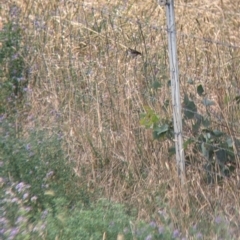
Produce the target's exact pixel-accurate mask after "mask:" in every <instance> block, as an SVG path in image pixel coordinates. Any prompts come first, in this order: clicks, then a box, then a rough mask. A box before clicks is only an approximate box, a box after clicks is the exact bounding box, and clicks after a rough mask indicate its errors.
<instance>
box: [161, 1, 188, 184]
mask: <svg viewBox="0 0 240 240" xmlns="http://www.w3.org/2000/svg"><path fill="white" fill-rule="evenodd" d="M158 3H159V4H160V5H162V6H165V7H166V15H167V33H168V54H169V61H170V77H171V89H172V108H173V122H174V134H175V148H176V161H177V170H178V175H179V177H180V179H181V184H184V183H185V157H184V149H183V133H182V111H181V98H180V87H179V85H180V84H179V72H178V58H177V42H176V29H175V15H174V0H158Z"/></svg>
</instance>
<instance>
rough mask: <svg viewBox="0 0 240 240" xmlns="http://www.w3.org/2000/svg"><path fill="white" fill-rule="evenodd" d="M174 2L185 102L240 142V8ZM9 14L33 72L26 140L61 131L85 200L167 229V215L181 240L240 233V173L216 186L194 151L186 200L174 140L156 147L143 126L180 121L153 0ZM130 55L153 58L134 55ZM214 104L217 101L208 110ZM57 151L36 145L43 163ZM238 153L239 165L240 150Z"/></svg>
mask: <svg viewBox="0 0 240 240" xmlns="http://www.w3.org/2000/svg"><path fill="white" fill-rule="evenodd" d="M175 4H176V22H177V29H178V52H179V56H178V58H179V69H180V74H181V76H180V81H181V91H182V96H184V94H188V97H189V100H191V101H194V103H195V104H196V105H197V108H198V113H199V114H202V115H203V116H209V115H210V118H211V129H215V128H217V129H219V130H221V131H223V132H224V133H227V134H228V136H231V137H232V138H233V137H234V138H237V137H238V133H239V129H238V126H237V124H235V123H237V121H238V118H239V114H238V111H239V110H238V106H237V103H236V101H235V98H236V97H237V96H238V79H239V69H238V63H239V48H238V47H232V46H231V45H237V39H238V38H239V33H238V30H237V28H238V23H237V21H236V18H235V17H236V16H238V13H237V12H236V10H235V9H236V1H230V0H229V1H227V2H226V1H224V2H223V1H220V2H212V1H208V0H205V1H201V3H199V1H191V3H188V2H187V1H180V0H179V1H176V3H175ZM14 9H15V10H14ZM13 10H14V11H13ZM1 11H2V16H3V17H2V21H3V22H5V21H8V20H9V21H12V22H14V21H15V22H16V21H17V23H18V26H19V27H20V28H21V33H22V35H21V39H20V40H19V41H20V45H19V46H21V51H23V50H24V54H23V53H22V52H21V51H20V50H18V49H16V46H12V49H15V51H17V52H18V53H21V55H20V54H19V56H21V61H22V62H23V63H24V66H23V65H21V68H24V69H25V72H26V73H27V74H26V73H24V74H25V75H24V77H25V78H26V80H27V81H24V86H23V87H24V89H25V90H24V94H22V95H21V98H24V104H25V105H23V106H22V105H21V107H19V108H17V109H18V111H17V112H18V115H17V116H18V117H16V115H11V116H13V117H14V121H13V125H14V126H17V127H21V135H22V138H23V139H27V137H29V131H30V130H31V129H35V128H37V129H39V131H40V132H44V133H45V134H46V136H49V137H50V136H52V135H56V134H57V133H58V134H60V135H61V139H62V140H61V148H62V150H61V151H63V155H64V156H66V157H64V158H63V160H61V161H63V162H64V161H65V163H64V164H67V163H69V164H70V166H72V167H71V170H72V171H73V172H74V175H75V176H76V177H78V179H79V180H74V181H77V182H76V184H77V185H78V186H79V187H80V188H82V187H83V186H84V191H86V192H84V194H90V195H91V194H92V193H96V192H97V194H98V196H99V197H102V196H104V197H105V198H107V199H109V200H111V201H114V202H119V203H124V204H126V205H127V206H128V208H129V209H131V208H134V209H136V211H137V217H138V219H144V220H145V221H149V222H150V221H151V220H152V219H154V221H156V222H157V224H158V225H161V224H163V222H164V221H163V220H162V218H161V217H160V216H159V213H158V212H159V211H164V212H166V214H167V215H168V219H169V221H167V223H166V222H164V224H166V225H168V226H170V228H171V229H173V230H174V229H179V230H181V233H182V235H181V236H182V237H183V236H187V237H189V238H190V239H191V238H194V237H195V238H197V236H195V235H196V234H199V235H198V236H199V239H201V236H202V237H203V236H204V237H205V238H209V239H214V238H217V237H218V236H220V235H222V236H223V237H225V238H227V237H229V236H230V235H231V234H232V235H231V236H232V237H234V236H235V237H237V236H238V235H239V231H238V229H237V226H238V222H239V216H238V214H237V212H238V211H239V201H238V198H239V191H238V180H239V179H238V171H239V169H238V166H236V169H235V171H234V173H233V174H232V175H231V176H230V177H228V178H223V179H222V181H221V184H215V183H212V184H207V181H206V171H205V170H204V167H203V166H204V164H206V158H204V157H203V156H202V155H201V154H200V153H199V151H196V148H194V147H192V145H189V146H188V148H187V149H186V150H185V151H186V155H187V157H188V160H189V165H188V166H187V183H186V186H185V187H186V190H187V191H186V192H187V198H186V196H185V195H184V194H183V193H182V191H181V189H180V188H179V183H178V177H177V173H176V170H175V159H174V155H171V154H170V153H169V149H170V148H171V146H172V145H173V142H172V140H171V139H170V140H169V139H162V140H159V141H157V140H154V139H153V137H152V131H151V130H146V129H145V128H144V127H143V126H141V124H140V122H141V121H140V120H141V119H140V118H141V113H146V109H152V110H153V111H154V113H155V114H156V115H158V119H159V121H160V122H161V123H164V122H167V123H170V122H171V117H172V113H171V95H170V89H169V66H168V57H167V54H168V53H167V39H166V31H165V28H166V23H165V10H164V9H162V8H161V7H159V6H158V5H157V3H156V2H153V1H147V2H146V1H141V2H139V1H134V0H129V1H114V2H113V1H112V2H107V1H103V0H102V1H96V2H94V3H92V2H91V1H89V2H88V1H84V2H79V1H31V0H29V1H27V2H26V1H18V2H17V4H15V5H14V4H13V3H11V2H8V3H5V4H3V5H2V9H1ZM9 11H10V12H11V13H12V16H11V18H12V19H8V14H7V13H9ZM4 13H5V15H4ZM16 19H17V20H16ZM209 39H211V41H209ZM1 42H4V41H3V40H1ZM220 43H226V44H220ZM1 48H2V49H3V48H4V45H3V44H2V45H1ZM128 48H132V49H136V50H137V51H139V52H141V53H142V55H139V56H136V57H134V56H131V55H129V54H128V51H127V50H128ZM12 51H13V50H12ZM1 81H2V80H1ZM7 81H10V80H9V78H8V80H7ZM200 85H201V86H202V88H203V89H204V93H203V94H202V95H201V96H199V94H198V90H197V89H199V88H197V87H198V86H200ZM5 93H6V92H5ZM5 93H4V94H5ZM9 93H11V89H10V90H8V92H7V94H9ZM11 94H12V93H11ZM5 96H6V94H5V95H4V97H5ZM1 97H2V95H1ZM19 98H20V96H19ZM4 99H6V98H4ZM204 99H207V100H208V101H214V105H211V104H209V105H207V106H206V104H205V105H204V104H202V103H201V101H203V100H204ZM1 107H2V105H1ZM5 113H6V114H7V110H6V111H5V110H4V114H5ZM4 116H5V115H4ZM192 125H193V120H191V119H190V120H188V121H186V124H185V125H184V136H185V138H190V137H191V138H193V139H194V141H195V142H197V141H199V139H198V136H197V135H196V133H195V132H194V131H193V130H192ZM199 131H200V130H199ZM197 134H199V135H200V134H202V132H198V133H197ZM40 135H41V134H40ZM40 135H38V134H37V138H39V137H40ZM46 138H48V137H46ZM32 141H33V140H31V141H30V142H32ZM56 144H59V143H57V142H56ZM14 146H15V145H14ZM36 146H37V144H36ZM46 147H48V142H46V145H44V146H42V147H41V146H40V147H39V148H37V149H41V153H38V154H37V156H39V155H40V156H43V155H41V154H44V149H45V148H46ZM191 147H192V148H191ZM13 148H14V147H13ZM54 148H55V149H57V146H56V145H54ZM59 149H60V144H59ZM12 151H14V150H11V152H12ZM59 151H60V150H59ZM233 151H234V153H235V158H236V160H238V155H237V152H238V150H237V147H235V148H234V150H233ZM57 152H58V151H57ZM49 154H51V151H50V150H49ZM45 158H46V157H44V159H45ZM47 158H48V157H47ZM51 158H52V161H54V159H55V158H57V159H58V155H54V156H53V155H51ZM23 159H26V158H25V157H24V158H23ZM34 161H35V162H34V164H35V163H36V162H37V160H36V159H35V160H34ZM61 164H63V163H62V162H61ZM236 165H238V163H237V164H236ZM64 166H65V165H64ZM64 168H65V167H64ZM62 171H64V170H63V169H60V170H59V172H62ZM44 174H45V173H44ZM38 176H39V177H40V175H38ZM64 176H65V175H64ZM61 181H65V178H64V177H63V178H62V177H61ZM60 185H63V186H64V184H62V183H61V184H60ZM73 195H74V194H73ZM94 197H95V195H94ZM94 197H93V198H94ZM219 216H221V221H218V220H219V219H220V217H219ZM231 231H232V232H231ZM201 234H202V235H201ZM225 234H226V235H225ZM179 236H180V235H179ZM146 237H147V236H146ZM171 237H172V235H171ZM229 238H230V237H229ZM153 239H154V238H153Z"/></svg>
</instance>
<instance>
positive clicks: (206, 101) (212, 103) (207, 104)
mask: <svg viewBox="0 0 240 240" xmlns="http://www.w3.org/2000/svg"><path fill="white" fill-rule="evenodd" d="M202 104H203V105H204V106H206V107H208V106H211V105H215V102H214V101H212V100H209V99H206V98H204V99H203V100H202Z"/></svg>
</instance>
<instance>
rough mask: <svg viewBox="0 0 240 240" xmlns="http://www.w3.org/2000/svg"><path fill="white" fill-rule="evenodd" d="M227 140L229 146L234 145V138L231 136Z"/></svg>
mask: <svg viewBox="0 0 240 240" xmlns="http://www.w3.org/2000/svg"><path fill="white" fill-rule="evenodd" d="M226 142H227V145H228V147H229V148H232V147H233V140H232V138H231V137H229V138H228V139H227V141H226Z"/></svg>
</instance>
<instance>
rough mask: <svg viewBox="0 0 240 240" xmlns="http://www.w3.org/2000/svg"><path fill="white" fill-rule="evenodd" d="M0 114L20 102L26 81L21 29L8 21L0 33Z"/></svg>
mask: <svg viewBox="0 0 240 240" xmlns="http://www.w3.org/2000/svg"><path fill="white" fill-rule="evenodd" d="M0 39H1V43H2V45H1V48H0V78H1V81H0V114H1V113H4V112H6V110H7V108H8V107H9V112H11V111H10V110H12V108H13V106H15V104H16V103H19V102H21V98H22V96H23V94H24V91H25V88H26V85H27V79H26V76H25V73H24V72H25V63H24V56H23V51H22V44H21V41H22V39H21V28H20V26H19V25H18V24H17V22H14V21H11V19H9V21H8V23H7V24H5V25H4V27H3V29H2V30H1V31H0Z"/></svg>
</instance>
